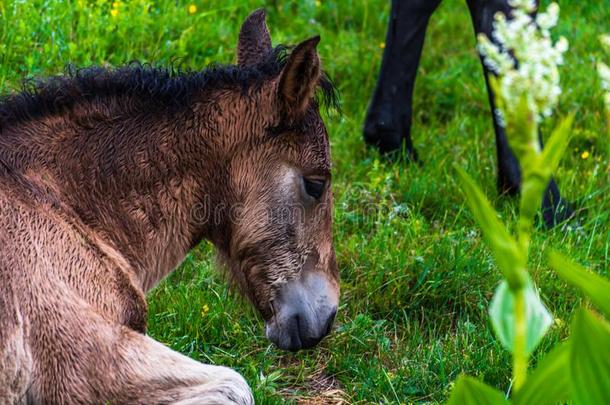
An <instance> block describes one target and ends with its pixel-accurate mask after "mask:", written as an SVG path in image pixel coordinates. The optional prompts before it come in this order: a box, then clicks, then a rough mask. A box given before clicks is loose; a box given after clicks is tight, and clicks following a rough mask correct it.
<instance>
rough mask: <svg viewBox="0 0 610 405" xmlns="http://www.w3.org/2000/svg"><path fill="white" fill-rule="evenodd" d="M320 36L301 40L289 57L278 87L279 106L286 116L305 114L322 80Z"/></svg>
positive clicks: (293, 118) (291, 117)
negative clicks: (318, 47) (319, 55)
mask: <svg viewBox="0 0 610 405" xmlns="http://www.w3.org/2000/svg"><path fill="white" fill-rule="evenodd" d="M318 42H320V36H315V37H313V38H309V39H308V40H305V41H303V42H301V43H300V44H299V45H297V47H296V48H294V51H292V53H291V54H290V56H289V57H288V60H287V61H286V66H284V69H283V70H282V73H281V76H280V82H279V87H278V98H279V107H280V109H281V113H282V115H283V117H284V118H287V119H288V120H290V121H294V120H297V119H299V118H300V117H302V116H303V114H304V113H305V111H306V110H307V107H308V106H309V103H310V102H311V99H312V98H313V95H314V93H315V91H316V87H317V86H318V82H319V80H320V75H321V68H320V58H319V57H318V51H317V49H316V46H317V45H318Z"/></svg>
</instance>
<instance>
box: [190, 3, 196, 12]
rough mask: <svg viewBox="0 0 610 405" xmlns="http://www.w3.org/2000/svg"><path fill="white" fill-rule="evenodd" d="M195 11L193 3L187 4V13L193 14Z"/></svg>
mask: <svg viewBox="0 0 610 405" xmlns="http://www.w3.org/2000/svg"><path fill="white" fill-rule="evenodd" d="M196 12H197V6H196V5H194V4H191V5H190V6H189V14H195V13H196Z"/></svg>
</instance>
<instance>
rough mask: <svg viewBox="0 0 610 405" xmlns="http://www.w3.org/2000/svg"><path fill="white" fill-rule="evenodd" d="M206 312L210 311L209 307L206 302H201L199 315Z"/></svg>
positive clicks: (203, 314)
mask: <svg viewBox="0 0 610 405" xmlns="http://www.w3.org/2000/svg"><path fill="white" fill-rule="evenodd" d="M208 312H210V307H208V304H203V306H202V307H201V316H206V314H207V313H208Z"/></svg>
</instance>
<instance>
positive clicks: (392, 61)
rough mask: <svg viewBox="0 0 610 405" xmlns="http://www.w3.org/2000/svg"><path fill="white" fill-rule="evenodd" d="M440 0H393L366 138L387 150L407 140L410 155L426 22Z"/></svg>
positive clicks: (366, 127)
mask: <svg viewBox="0 0 610 405" xmlns="http://www.w3.org/2000/svg"><path fill="white" fill-rule="evenodd" d="M439 3H440V0H393V1H392V11H391V15H390V23H389V25H388V32H387V34H386V42H385V50H384V53H383V60H382V62H381V71H380V73H379V78H378V79H377V87H376V88H375V92H374V93H373V98H372V100H371V104H370V106H369V109H368V112H367V116H366V120H365V124H364V139H365V141H366V142H367V143H368V144H369V145H374V146H376V147H378V148H379V150H380V151H381V152H383V153H385V152H391V151H395V150H399V149H400V148H401V147H402V141H403V139H404V140H405V143H406V145H405V146H406V148H407V152H408V153H409V156H410V157H411V158H412V159H414V160H416V159H417V153H416V151H415V149H414V148H413V144H412V142H411V115H412V107H411V102H412V96H413V86H414V84H415V75H416V73H417V67H418V65H419V58H420V56H421V51H422V48H423V45H424V37H425V34H426V26H427V25H428V20H429V19H430V15H432V13H433V12H434V10H435V9H436V7H437V6H438V4H439Z"/></svg>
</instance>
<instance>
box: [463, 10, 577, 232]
mask: <svg viewBox="0 0 610 405" xmlns="http://www.w3.org/2000/svg"><path fill="white" fill-rule="evenodd" d="M467 3H468V7H469V9H470V15H471V17H472V23H473V26H474V29H475V32H476V33H477V34H478V33H484V34H485V35H487V37H488V38H490V39H492V35H491V33H492V30H493V21H494V15H495V14H496V13H497V12H502V13H504V14H505V15H509V14H510V10H511V7H510V6H509V4H508V0H467ZM483 69H484V70H485V82H486V84H487V92H488V96H489V105H490V106H491V111H492V117H493V123H494V130H495V134H496V151H497V157H498V191H499V192H500V193H502V194H509V195H514V194H517V193H518V192H519V190H520V188H521V169H520V168H519V162H518V161H517V158H516V157H515V155H514V154H513V152H512V151H511V149H510V146H509V144H508V139H507V138H506V132H505V131H504V128H503V127H502V125H500V123H499V121H498V117H497V115H496V113H495V108H496V107H495V103H494V95H493V92H492V90H491V87H490V86H489V80H488V77H489V75H490V74H493V73H492V72H490V71H489V70H488V69H487V67H486V66H485V65H484V64H483ZM540 145H541V146H542V138H540ZM572 215H573V211H572V210H571V209H570V207H569V206H568V204H567V202H566V201H565V200H563V199H562V198H561V195H560V193H559V188H558V187H557V183H556V182H555V180H554V179H551V181H550V182H549V184H548V186H547V189H546V192H545V194H544V199H543V202H542V218H543V220H544V223H545V224H546V225H547V226H548V227H553V226H555V225H557V224H558V223H560V222H563V221H565V220H566V219H568V218H570V217H571V216H572Z"/></svg>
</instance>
